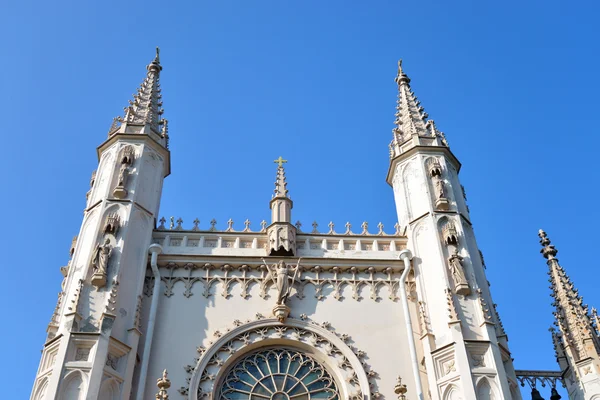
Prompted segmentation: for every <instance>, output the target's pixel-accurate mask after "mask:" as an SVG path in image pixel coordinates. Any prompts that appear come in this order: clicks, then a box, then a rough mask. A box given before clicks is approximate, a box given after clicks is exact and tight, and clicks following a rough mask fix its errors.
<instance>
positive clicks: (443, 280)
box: [31, 52, 600, 400]
mask: <svg viewBox="0 0 600 400" xmlns="http://www.w3.org/2000/svg"><path fill="white" fill-rule="evenodd" d="M161 70H162V67H161V66H160V60H159V58H158V52H157V56H156V58H155V59H154V61H152V63H151V64H150V65H149V66H148V68H147V76H146V78H145V79H144V82H143V83H142V85H141V87H140V89H139V90H138V92H137V94H136V95H135V99H134V101H132V102H130V106H129V107H127V108H126V109H125V115H124V116H123V117H119V118H116V119H115V120H114V122H113V125H112V126H111V128H110V130H109V136H108V139H107V140H106V141H105V142H104V143H103V144H102V145H101V146H100V147H99V148H98V156H99V164H98V169H97V171H96V172H95V173H94V174H93V175H92V179H91V188H90V191H89V192H88V193H87V203H86V210H85V214H84V218H83V223H82V225H81V230H80V233H79V235H78V237H77V238H76V240H74V241H73V248H72V250H71V258H70V260H69V262H68V264H67V265H66V266H65V267H63V268H61V272H62V273H63V275H64V276H65V279H64V281H63V284H62V288H61V292H60V293H59V296H58V303H57V305H56V307H55V308H54V312H53V314H52V318H51V322H50V324H49V326H48V337H47V341H46V343H45V344H44V348H43V351H42V357H41V361H40V366H39V370H38V374H37V376H36V380H35V382H34V385H33V390H32V394H31V399H35V400H40V399H66V400H75V399H87V400H93V399H103V400H104V399H111V400H116V399H121V400H129V399H138V400H142V399H152V398H156V399H162V400H165V399H168V398H171V399H177V398H179V399H189V400H197V399H218V400H221V399H226V398H227V397H226V396H227V395H226V393H228V392H227V390H225V389H223V390H222V388H229V389H231V392H235V393H237V394H240V393H242V394H243V393H244V391H247V392H248V393H249V392H252V393H254V394H256V393H258V394H259V397H258V398H264V399H267V400H268V399H273V400H276V399H283V398H286V399H287V398H290V397H286V396H288V394H287V393H293V391H294V387H293V386H285V385H286V380H283V378H282V377H283V376H284V375H285V376H286V378H285V379H289V380H290V382H291V381H294V382H295V380H298V379H299V378H301V380H305V381H303V383H302V385H303V386H302V387H304V388H305V389H303V390H307V391H308V390H311V389H310V388H311V384H312V385H316V383H315V382H317V380H315V381H312V380H311V379H317V378H318V379H320V381H319V382H321V383H322V386H320V387H319V389H318V390H320V392H319V393H320V394H321V395H323V394H324V393H329V398H331V399H339V400H342V399H356V400H358V399H362V400H371V399H389V400H392V399H396V398H398V399H411V400H412V399H415V400H425V399H432V400H434V399H435V400H456V399H463V400H471V399H515V400H517V399H521V394H520V391H519V384H520V383H529V384H532V385H533V386H535V384H536V382H544V383H548V384H549V385H550V386H553V385H556V384H557V383H559V384H560V381H561V380H563V378H564V381H565V385H566V386H567V389H568V390H569V393H570V396H571V398H572V399H582V400H583V399H585V400H590V399H596V398H598V397H596V396H597V395H598V394H599V393H600V369H599V362H600V356H599V348H600V343H599V341H598V332H597V328H598V326H597V324H598V322H597V321H598V317H597V314H596V312H595V311H594V312H593V315H592V314H589V313H588V311H587V309H585V308H583V306H581V305H580V304H579V303H580V302H579V300H578V299H579V298H578V296H577V294H576V292H573V286H572V284H571V283H570V281H568V277H566V274H565V273H564V271H563V270H562V268H561V267H560V265H558V261H557V260H556V259H555V257H554V256H555V255H556V251H555V249H554V247H553V246H551V245H550V241H549V239H547V238H546V236H545V234H543V235H542V236H541V237H542V246H544V248H543V253H544V256H545V257H546V258H547V259H548V265H549V268H550V275H551V278H552V282H553V293H554V296H555V299H556V306H557V310H558V311H557V315H558V316H559V319H558V329H557V331H555V332H554V333H553V340H554V343H555V348H556V351H557V359H558V361H559V366H560V369H561V370H560V371H517V372H516V371H515V370H514V367H513V364H512V357H513V356H512V355H511V353H510V351H509V348H508V344H507V342H508V340H507V335H506V332H504V328H503V327H502V323H501V321H500V317H499V315H498V313H497V310H496V305H495V304H494V302H493V300H492V297H491V293H490V290H489V286H488V282H487V279H486V274H485V266H484V261H483V256H482V255H481V252H480V251H479V249H478V246H477V242H476V240H475V235H474V233H473V229H472V225H471V221H470V216H469V211H468V207H467V205H466V198H465V194H464V189H463V188H462V186H461V185H460V182H459V179H458V171H459V170H460V163H459V162H458V160H457V158H456V157H455V156H454V155H453V154H452V152H451V151H450V149H449V147H448V143H447V141H446V138H445V136H444V134H443V133H442V132H440V131H439V130H438V129H437V127H436V126H435V124H434V123H433V121H432V120H428V119H427V118H428V117H427V115H426V113H425V112H424V110H423V108H422V107H421V106H420V104H419V102H418V100H417V99H416V97H415V95H414V93H413V92H412V90H411V89H410V85H409V84H410V79H409V78H408V77H407V76H406V74H404V72H403V71H402V68H401V65H399V71H398V76H397V77H396V82H397V83H398V93H399V95H398V107H397V113H396V121H395V124H396V127H395V128H394V130H393V140H392V143H391V144H390V169H389V172H388V176H387V181H388V183H389V184H390V185H391V187H392V189H393V195H394V199H395V203H396V210H397V214H398V224H396V226H394V229H393V230H392V231H391V232H387V233H386V231H385V230H384V227H383V225H382V224H379V225H378V226H377V229H375V230H371V231H369V226H368V224H367V223H366V222H365V223H363V224H362V225H361V227H360V229H355V230H356V232H353V231H352V226H351V225H350V224H346V226H345V227H344V228H338V229H337V231H336V228H335V226H334V225H333V223H330V224H329V225H328V228H327V229H321V231H319V229H318V225H317V224H316V223H313V225H312V230H309V229H305V230H302V229H301V224H300V223H296V224H293V223H292V221H293V220H292V206H293V204H292V201H291V199H290V198H289V196H288V191H287V188H286V185H287V183H286V180H285V171H284V168H283V163H284V162H285V160H283V159H282V158H281V157H280V158H279V159H278V160H276V162H277V163H278V164H279V165H278V167H277V178H276V187H275V193H274V195H273V197H272V199H271V201H270V203H269V207H270V209H271V221H270V222H269V223H267V222H266V221H262V222H261V223H260V228H256V229H252V227H251V223H250V221H248V220H247V221H245V222H244V228H243V229H241V230H236V229H234V222H233V221H232V220H229V221H228V227H227V229H225V230H223V231H220V230H217V229H216V221H214V220H213V221H211V223H210V224H211V228H210V229H208V230H201V229H200V228H199V221H198V220H195V221H194V222H193V227H190V228H189V229H188V228H187V227H185V226H184V225H183V221H182V220H181V219H180V218H179V219H177V220H175V218H173V217H172V218H171V219H170V221H169V223H168V224H167V225H166V223H167V221H166V220H165V219H164V218H163V219H160V220H159V219H158V210H159V204H160V198H161V193H162V186H163V179H164V178H165V177H166V176H167V175H168V174H169V173H170V152H169V149H168V140H169V136H168V130H167V121H166V120H165V119H162V117H161V115H162V100H161V95H160V85H159V82H158V81H159V75H160V71H161ZM390 202H391V198H390ZM50 308H51V307H50V306H49V307H48V311H49V312H50ZM573 315H575V316H576V318H575V317H573ZM594 318H595V319H594ZM255 354H256V357H263V358H262V359H263V361H264V360H266V359H267V358H265V357H277V356H278V355H281V354H284V355H285V357H284V358H281V359H280V361H277V362H281V363H284V364H277V368H275V367H273V368H274V370H276V371H280V372H281V371H283V370H284V369H285V368H288V370H286V371H287V372H286V373H285V374H284V373H281V374H280V375H277V374H278V373H279V372H277V373H276V372H273V371H271V370H270V372H269V371H266V370H260V369H257V368H255V369H253V368H254V367H252V365H251V364H248V363H247V362H246V361H244V360H254V359H253V358H252V357H255V356H254V355H255ZM282 357H283V356H282ZM292 358H293V359H295V360H301V362H302V363H303V364H302V365H306V366H307V370H306V371H309V370H310V371H312V372H311V373H310V374H308V373H307V374H305V375H302V374H303V373H301V372H300V371H299V370H298V371H296V372H294V373H292V372H290V371H289V368H291V367H290V365H291V362H288V361H289V360H290V359H292ZM283 360H288V361H283ZM248 362H250V361H248ZM298 362H299V363H300V361H298ZM285 363H287V364H285ZM266 364H268V363H266ZM266 364H265V365H266ZM253 365H254V364H253ZM256 365H258V364H256ZM261 365H262V364H261ZM308 366H309V367H310V368H309V367H308ZM269 368H270V367H269ZM166 370H168V371H169V375H168V378H167V371H166ZM236 374H238V375H236ZM252 374H255V375H256V376H254V375H252ZM259 375H260V376H259ZM263 378H264V380H261V379H263ZM157 379H158V383H156V382H157ZM258 381H260V382H267V383H256V385H257V386H252V387H251V389H248V388H249V387H250V386H248V385H247V382H258ZM271 381H272V384H273V386H270V385H271V383H270V382H271ZM243 382H246V383H243ZM156 384H158V388H157V387H156V386H155V385H156ZM224 385H225V386H224ZM232 385H233V386H232ZM244 385H246V386H244ZM252 385H254V383H253V384H252ZM261 385H263V386H264V387H263V386H261ZM278 385H281V387H280V386H278ZM290 385H291V384H290ZM234 386H235V387H234ZM312 387H314V388H317V386H312ZM323 388H325V389H323ZM315 390H317V389H315ZM157 392H158V393H157ZM260 393H263V394H262V397H260V396H261V395H260ZM265 393H267V394H265ZM253 398H254V397H253ZM291 398H297V399H300V398H308V397H291ZM319 398H322V397H319ZM323 398H324V397H323ZM555 399H556V397H553V398H552V400H555Z"/></svg>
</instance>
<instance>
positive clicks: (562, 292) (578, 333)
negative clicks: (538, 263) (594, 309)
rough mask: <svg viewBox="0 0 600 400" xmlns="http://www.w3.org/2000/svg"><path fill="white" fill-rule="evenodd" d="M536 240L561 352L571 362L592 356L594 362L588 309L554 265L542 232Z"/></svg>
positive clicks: (597, 348)
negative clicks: (552, 307)
mask: <svg viewBox="0 0 600 400" xmlns="http://www.w3.org/2000/svg"><path fill="white" fill-rule="evenodd" d="M538 236H539V237H540V244H541V245H542V249H541V251H540V252H541V253H542V255H543V256H544V258H546V260H547V264H548V275H549V276H550V279H549V281H550V283H551V286H550V289H552V294H551V296H552V297H553V298H554V302H553V303H552V305H553V306H554V307H555V312H554V316H555V318H556V322H555V324H556V326H557V327H558V328H559V330H560V333H561V335H559V336H557V337H558V338H560V340H562V344H563V345H564V350H565V352H566V353H567V356H568V358H569V359H571V360H572V361H573V362H578V361H580V360H583V359H586V358H588V357H592V356H594V355H595V357H594V358H596V357H598V354H600V341H599V339H598V336H597V333H596V331H595V329H594V327H593V325H592V321H591V319H590V316H589V313H588V306H587V305H584V304H583V299H582V297H581V296H580V295H579V293H578V291H577V289H576V288H575V285H573V282H572V281H571V279H570V278H569V276H568V275H567V273H566V272H565V271H564V269H563V268H562V267H561V266H560V264H559V263H558V259H557V258H556V254H557V253H558V250H556V248H555V247H554V245H552V244H551V242H550V239H549V238H548V235H546V232H544V231H543V230H541V229H540V230H539V233H538ZM555 340H556V339H555Z"/></svg>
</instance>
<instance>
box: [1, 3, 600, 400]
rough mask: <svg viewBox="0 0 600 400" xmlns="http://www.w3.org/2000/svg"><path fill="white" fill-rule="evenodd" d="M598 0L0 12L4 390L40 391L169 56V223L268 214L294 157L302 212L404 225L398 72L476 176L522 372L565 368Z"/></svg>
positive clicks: (472, 194) (475, 215)
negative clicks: (109, 170)
mask: <svg viewBox="0 0 600 400" xmlns="http://www.w3.org/2000/svg"><path fill="white" fill-rule="evenodd" d="M598 11H599V6H598V4H597V2H591V1H589V2H588V1H580V2H570V3H568V2H564V1H563V2H560V1H553V0H549V1H548V0H547V1H503V2H478V1H470V2H461V1H459V2H446V1H439V2H431V1H413V2H399V1H396V2H394V1H372V2H359V1H335V0H328V1H320V2H319V1H310V0H309V1H302V2H300V1H296V2H291V1H252V2H250V1H220V2H206V1H181V2H179V1H178V2H171V4H169V3H167V2H157V1H145V2H127V3H125V2H111V1H102V2H75V1H72V2H64V1H57V2H41V1H38V2H31V1H20V2H11V3H8V2H5V3H4V4H3V12H2V16H1V17H0V18H1V22H2V23H1V24H0V34H2V37H3V40H2V41H0V54H1V55H2V67H1V71H2V73H1V74H0V87H1V88H2V94H3V95H2V96H1V97H0V109H1V110H2V111H3V115H4V118H3V122H2V131H3V137H4V142H3V148H4V149H5V153H4V156H3V157H2V158H0V166H1V167H2V170H4V171H5V175H4V178H3V188H4V191H3V196H0V206H1V209H2V210H4V216H3V218H4V222H5V230H4V233H3V234H2V236H3V243H4V252H3V253H4V255H3V258H4V261H3V265H4V271H5V274H4V277H5V285H4V286H5V288H4V290H3V291H2V296H3V298H4V301H3V304H5V312H4V313H5V314H4V323H3V327H4V329H2V333H1V334H0V335H1V337H2V338H3V339H4V340H12V341H13V342H6V341H4V343H5V344H7V343H11V344H10V345H9V346H6V348H5V350H4V354H3V358H4V359H5V360H10V362H5V363H2V366H0V371H1V370H3V369H4V371H3V372H4V375H5V376H6V375H9V376H11V377H12V378H11V385H8V386H7V387H6V388H5V394H8V397H9V398H26V397H27V396H29V393H30V389H31V386H32V383H33V378H34V376H35V372H36V369H37V366H38V362H39V356H40V349H41V348H42V344H43V340H44V337H45V329H46V326H47V323H48V321H49V319H50V316H51V313H52V310H53V309H54V306H55V302H56V294H57V292H58V291H59V289H60V281H61V275H60V272H59V267H60V266H61V265H65V264H66V262H67V258H68V251H69V245H70V242H71V238H72V237H73V236H74V235H76V234H77V233H78V230H79V225H80V223H81V218H82V210H83V207H84V201H85V193H86V191H87V190H88V182H89V177H90V173H91V171H92V170H94V169H95V168H96V163H97V158H96V155H95V148H96V146H97V145H99V144H100V143H101V142H102V141H103V140H104V139H105V137H106V133H107V130H108V128H109V126H110V123H111V121H112V118H113V117H114V116H117V115H120V114H121V113H122V108H123V107H124V106H125V105H126V102H127V100H128V99H129V98H130V96H131V94H132V93H134V92H135V90H136V88H137V86H138V85H139V83H140V82H141V80H142V78H143V77H144V73H145V68H144V67H145V65H146V64H147V63H148V62H149V61H150V60H151V59H152V57H153V55H154V47H155V46H157V45H158V46H160V47H161V49H162V52H161V61H162V63H163V66H164V70H163V74H162V77H161V82H162V87H163V95H164V105H165V110H166V111H165V117H166V118H168V119H169V121H170V124H169V127H170V134H171V151H172V175H171V176H170V177H168V178H167V180H166V183H165V186H164V192H163V198H162V205H161V214H162V215H165V216H167V217H169V216H171V215H173V216H175V217H182V218H183V219H184V221H185V222H184V225H186V226H190V227H191V222H192V220H193V219H194V218H196V217H198V218H199V219H200V221H201V227H205V228H206V227H208V226H209V224H208V221H210V219H212V218H215V219H216V220H217V221H218V227H221V228H223V227H225V226H226V223H225V221H227V220H228V219H229V218H232V219H233V220H234V221H235V227H237V228H240V227H243V221H244V220H245V219H246V218H248V219H250V220H251V221H252V223H253V227H255V228H256V227H258V223H259V222H260V220H262V219H268V216H269V212H268V211H269V209H268V202H269V199H270V196H271V192H272V189H273V181H274V178H275V165H274V164H273V163H272V160H273V159H275V158H276V157H278V156H279V155H282V156H284V157H285V158H286V159H288V160H290V162H289V163H288V165H287V176H288V183H289V184H288V188H289V190H290V194H291V196H292V198H293V199H294V210H293V218H294V219H295V220H296V219H297V220H300V221H302V223H303V224H304V225H305V226H308V225H310V223H311V222H312V221H313V220H316V221H318V222H319V224H320V226H321V227H322V228H324V227H325V226H326V225H327V223H328V222H329V221H330V220H331V221H333V222H334V223H335V224H336V226H338V227H339V229H341V227H342V226H343V225H344V224H345V223H346V222H347V221H350V222H351V223H352V224H353V226H354V227H359V226H360V224H361V223H362V221H365V220H366V221H369V222H370V226H371V227H372V229H375V228H374V227H375V226H376V224H377V223H378V222H379V221H381V222H383V224H384V225H385V226H386V229H387V230H391V229H392V226H393V225H394V223H395V222H396V217H395V210H394V201H393V195H392V190H391V188H390V187H389V186H388V185H387V183H386V182H385V176H386V172H387V167H388V150H387V145H388V143H389V141H390V140H391V128H392V127H393V124H392V121H393V114H394V106H395V96H396V88H395V84H394V82H393V78H394V76H395V73H396V61H397V59H398V58H403V59H404V67H405V71H406V72H407V73H408V75H409V76H410V77H411V79H412V87H413V89H414V90H415V92H416V94H417V95H418V96H419V99H420V100H421V101H422V104H423V105H424V107H425V109H426V111H427V112H428V113H429V115H430V117H431V118H433V119H435V121H436V123H437V125H438V127H439V128H440V129H441V130H443V131H444V132H445V133H446V135H447V137H448V140H449V142H450V146H451V148H452V151H453V152H454V154H455V155H456V156H457V157H458V158H459V159H460V161H461V162H462V164H463V169H462V171H461V176H460V177H461V183H462V184H463V185H464V186H465V188H466V191H467V195H468V203H469V206H470V208H471V217H472V221H473V223H474V227H475V232H476V235H477V239H478V242H479V245H480V247H481V249H482V251H483V253H484V255H485V258H486V263H487V265H488V269H487V274H488V277H489V281H490V282H491V284H492V286H491V289H492V294H493V296H494V301H495V302H496V303H498V305H499V306H498V308H499V311H500V313H501V316H502V318H503V321H504V325H505V328H506V330H507V332H508V335H509V339H510V342H509V345H510V347H511V350H512V352H513V357H514V359H515V365H516V367H517V368H519V369H556V368H557V365H556V363H555V361H554V353H553V349H552V344H551V340H550V337H549V334H548V332H547V329H548V327H549V326H550V324H551V323H552V314H551V313H552V309H551V307H550V301H551V298H550V297H549V296H548V294H549V289H548V282H547V276H546V267H545V263H544V260H543V259H542V257H541V256H540V255H539V248H540V247H539V244H538V238H537V230H538V229H539V228H540V227H543V228H544V229H545V230H546V231H547V232H548V234H549V236H550V237H551V239H552V240H553V242H554V244H555V245H556V246H557V248H558V249H559V250H560V253H559V255H558V257H559V258H560V260H561V263H562V265H563V266H564V267H565V268H566V269H567V271H568V273H569V274H570V276H571V277H572V278H573V280H574V281H575V284H576V286H577V287H578V288H579V290H580V293H581V294H582V295H583V296H584V300H585V302H589V303H590V304H591V305H594V304H595V305H597V306H600V294H599V292H598V290H597V286H598V279H597V273H596V271H597V267H598V262H597V254H596V249H597V247H598V246H597V224H598V222H597V221H598V218H599V211H598V210H599V208H598V199H599V198H600V197H599V194H600V191H599V189H598V188H599V186H598V184H597V183H596V182H595V181H594V179H595V176H596V173H597V171H596V170H597V169H598V168H599V167H598V163H597V161H596V159H597V151H598V150H597V149H598V144H599V143H598V136H597V134H598V112H597V110H598V106H599V100H598V96H597V93H599V92H600V75H599V74H598V73H597V70H598V68H597V65H598V59H599V56H598V54H599V45H598V43H599V41H598V29H597V26H596V25H597V16H598Z"/></svg>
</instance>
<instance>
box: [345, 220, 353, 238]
mask: <svg viewBox="0 0 600 400" xmlns="http://www.w3.org/2000/svg"><path fill="white" fill-rule="evenodd" d="M351 228H352V224H351V223H350V222H346V234H347V235H349V234H350V233H352V232H351V231H350V229H351Z"/></svg>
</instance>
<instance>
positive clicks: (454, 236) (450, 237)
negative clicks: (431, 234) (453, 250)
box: [442, 219, 458, 246]
mask: <svg viewBox="0 0 600 400" xmlns="http://www.w3.org/2000/svg"><path fill="white" fill-rule="evenodd" d="M442 237H443V238H444V243H445V244H446V246H450V245H453V246H457V245H458V232H457V231H456V226H454V223H453V222H452V221H450V220H448V219H447V220H446V223H445V224H444V225H443V226H442Z"/></svg>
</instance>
